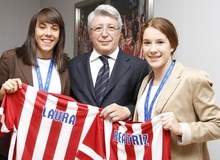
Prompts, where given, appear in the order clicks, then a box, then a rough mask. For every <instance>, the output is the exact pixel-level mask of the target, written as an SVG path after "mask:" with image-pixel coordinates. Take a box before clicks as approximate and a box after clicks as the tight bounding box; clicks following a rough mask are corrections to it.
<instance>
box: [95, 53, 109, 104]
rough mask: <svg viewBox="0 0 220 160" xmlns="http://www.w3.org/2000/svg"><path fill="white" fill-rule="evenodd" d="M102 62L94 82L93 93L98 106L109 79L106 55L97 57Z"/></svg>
mask: <svg viewBox="0 0 220 160" xmlns="http://www.w3.org/2000/svg"><path fill="white" fill-rule="evenodd" d="M99 58H100V59H101V61H102V63H103V66H102V67H101V68H100V70H99V73H98V76H97V79H96V84H95V94H96V99H97V104H98V105H99V106H100V105H101V103H102V100H103V97H104V94H105V90H106V87H107V84H108V80H109V65H108V58H109V57H107V56H100V57H99Z"/></svg>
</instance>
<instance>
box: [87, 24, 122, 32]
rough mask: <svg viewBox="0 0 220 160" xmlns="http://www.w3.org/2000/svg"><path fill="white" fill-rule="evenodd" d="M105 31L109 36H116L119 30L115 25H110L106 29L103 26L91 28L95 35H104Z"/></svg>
mask: <svg viewBox="0 0 220 160" xmlns="http://www.w3.org/2000/svg"><path fill="white" fill-rule="evenodd" d="M104 29H105V30H106V32H107V33H108V34H114V33H115V31H116V30H119V28H116V27H115V26H113V25H109V26H107V27H106V28H104V27H103V26H96V27H94V28H91V30H92V31H93V32H94V33H95V34H101V33H103V31H104Z"/></svg>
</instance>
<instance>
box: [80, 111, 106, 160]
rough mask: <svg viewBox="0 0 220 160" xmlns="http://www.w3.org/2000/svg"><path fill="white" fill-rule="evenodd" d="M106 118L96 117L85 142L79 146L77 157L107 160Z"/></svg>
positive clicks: (90, 159) (89, 159) (88, 159)
mask: <svg viewBox="0 0 220 160" xmlns="http://www.w3.org/2000/svg"><path fill="white" fill-rule="evenodd" d="M103 126H104V118H103V117H101V118H100V117H99V114H98V116H97V117H96V119H95V120H94V122H93V124H92V125H91V127H90V129H89V131H88V132H87V134H86V136H85V138H84V140H83V142H82V143H81V144H80V145H79V149H78V151H77V153H76V157H77V158H79V159H87V160H93V159H95V160H103V159H105V142H104V139H105V138H104V128H103Z"/></svg>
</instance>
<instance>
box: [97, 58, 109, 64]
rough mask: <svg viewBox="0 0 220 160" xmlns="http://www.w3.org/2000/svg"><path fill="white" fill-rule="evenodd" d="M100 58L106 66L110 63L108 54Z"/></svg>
mask: <svg viewBox="0 0 220 160" xmlns="http://www.w3.org/2000/svg"><path fill="white" fill-rule="evenodd" d="M99 58H100V59H101V61H102V63H103V64H104V65H105V66H106V65H108V58H109V57H108V56H100V57H99Z"/></svg>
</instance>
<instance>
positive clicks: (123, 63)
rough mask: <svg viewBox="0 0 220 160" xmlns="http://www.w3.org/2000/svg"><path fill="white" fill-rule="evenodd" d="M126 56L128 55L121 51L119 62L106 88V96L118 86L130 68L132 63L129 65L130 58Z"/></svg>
mask: <svg viewBox="0 0 220 160" xmlns="http://www.w3.org/2000/svg"><path fill="white" fill-rule="evenodd" d="M125 54H127V53H124V52H122V51H121V50H120V51H119V53H118V57H117V60H116V62H115V65H114V68H113V70H112V73H111V77H110V79H109V83H108V86H107V88H106V94H107V93H108V92H109V91H110V90H111V89H112V88H113V87H114V86H115V85H116V84H117V82H118V81H119V80H120V79H121V78H122V76H123V75H124V74H125V73H126V72H127V71H128V70H129V68H130V63H128V62H129V61H130V58H128V57H127V56H126V55H125Z"/></svg>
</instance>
